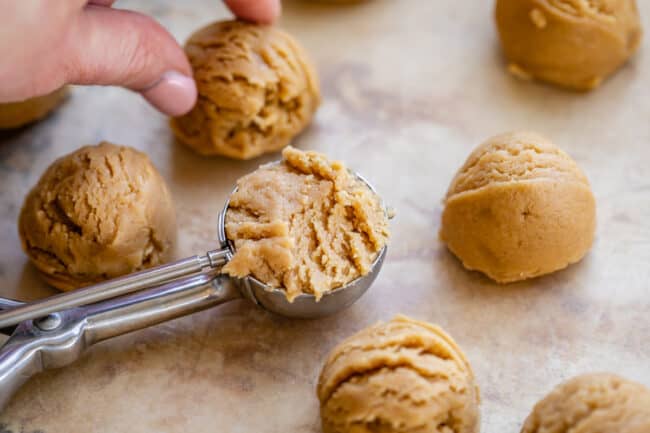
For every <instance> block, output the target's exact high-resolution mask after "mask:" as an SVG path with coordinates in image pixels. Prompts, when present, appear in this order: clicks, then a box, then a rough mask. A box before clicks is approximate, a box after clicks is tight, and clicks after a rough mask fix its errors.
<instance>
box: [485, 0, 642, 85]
mask: <svg viewBox="0 0 650 433" xmlns="http://www.w3.org/2000/svg"><path fill="white" fill-rule="evenodd" d="M496 22H497V27H498V29H499V35H500V37H501V45H502V46H503V50H504V52H505V55H506V57H507V58H508V61H509V62H510V64H509V70H510V71H511V72H512V73H514V74H515V75H518V76H520V77H523V78H537V79H539V80H542V81H547V82H549V83H553V84H557V85H559V86H562V87H567V88H571V89H576V90H589V89H592V88H595V87H598V86H599V85H600V83H601V82H602V81H603V80H604V79H605V78H607V77H608V76H609V75H611V74H612V73H614V72H615V71H616V70H617V69H618V68H619V67H620V66H621V65H623V64H624V63H625V62H626V61H627V60H628V58H629V57H630V56H631V55H632V54H634V52H635V51H636V50H637V48H638V46H639V43H640V40H641V23H640V20H639V13H638V11H637V7H636V1H635V0H497V2H496Z"/></svg>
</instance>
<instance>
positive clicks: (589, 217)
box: [440, 132, 596, 283]
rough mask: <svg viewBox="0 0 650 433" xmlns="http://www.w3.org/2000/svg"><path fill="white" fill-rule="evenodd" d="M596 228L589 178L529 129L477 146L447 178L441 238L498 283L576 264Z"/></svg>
mask: <svg viewBox="0 0 650 433" xmlns="http://www.w3.org/2000/svg"><path fill="white" fill-rule="evenodd" d="M595 228H596V206H595V201H594V196H593V194H592V193H591V188H590V186H589V181H588V180H587V178H586V177H585V175H584V173H583V172H582V170H580V168H579V167H578V166H577V164H576V163H575V161H573V160H572V159H571V157H570V156H569V155H567V154H566V153H564V152H563V151H561V150H560V149H559V148H557V147H556V146H555V145H554V144H553V143H551V142H550V141H548V140H547V139H545V138H544V137H542V136H540V135H538V134H535V133H532V132H514V133H508V134H503V135H497V136H496V137H492V138H490V139H489V140H488V141H486V142H485V143H483V144H482V145H480V146H479V147H478V148H477V149H476V150H474V152H472V154H471V155H470V156H469V158H468V159H467V161H466V162H465V165H463V167H462V168H461V169H460V170H459V171H458V173H457V174H456V177H455V178H454V179H453V180H452V182H451V185H450V187H449V191H448V192H447V197H446V199H445V209H444V211H443V214H442V225H441V229H440V238H441V240H442V241H443V242H444V243H446V244H447V247H448V248H449V249H450V250H451V251H452V252H453V253H454V254H455V255H456V256H457V257H458V258H459V259H460V260H461V261H462V262H463V265H464V266H465V267H466V268H467V269H470V270H477V271H480V272H483V273H484V274H486V275H487V276H488V277H490V278H492V279H493V280H495V281H497V282H499V283H508V282H512V281H518V280H524V279H526V278H532V277H536V276H539V275H544V274H548V273H550V272H553V271H557V270H559V269H562V268H564V267H566V266H568V265H569V264H571V263H575V262H577V261H579V260H580V259H581V258H582V257H583V256H584V255H585V254H586V253H587V251H588V250H589V248H590V247H591V244H592V242H593V239H594V231H595Z"/></svg>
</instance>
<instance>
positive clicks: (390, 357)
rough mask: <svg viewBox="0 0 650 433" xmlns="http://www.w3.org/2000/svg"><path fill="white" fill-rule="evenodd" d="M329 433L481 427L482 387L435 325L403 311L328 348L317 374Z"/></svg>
mask: <svg viewBox="0 0 650 433" xmlns="http://www.w3.org/2000/svg"><path fill="white" fill-rule="evenodd" d="M317 393H318V398H319V400H320V407H321V420H322V425H323V433H361V432H385V433H389V432H390V433H402V432H404V433H406V432H414V433H415V432H417V433H475V432H478V431H479V407H478V406H479V403H480V397H479V390H478V387H477V386H476V384H475V382H474V373H473V372H472V369H471V367H470V365H469V362H468V361H467V359H466V358H465V355H464V354H463V352H462V351H461V349H460V348H459V347H458V345H457V344H456V343H455V342H454V340H453V339H452V338H451V337H450V336H449V335H447V334H446V333H445V331H443V330H442V329H440V328H439V327H437V326H433V325H431V324H428V323H425V322H419V321H416V320H413V319H410V318H408V317H404V316H398V317H396V318H394V319H393V320H391V321H390V322H388V323H378V324H376V325H374V326H371V327H369V328H367V329H364V330H362V331H361V332H359V333H357V334H355V335H353V336H352V337H350V338H348V339H347V340H345V341H343V342H342V343H341V344H339V345H338V346H337V347H336V348H334V350H333V351H332V352H331V353H330V355H329V357H328V359H327V361H326V362H325V366H324V367H323V370H322V372H321V374H320V378H319V381H318V390H317Z"/></svg>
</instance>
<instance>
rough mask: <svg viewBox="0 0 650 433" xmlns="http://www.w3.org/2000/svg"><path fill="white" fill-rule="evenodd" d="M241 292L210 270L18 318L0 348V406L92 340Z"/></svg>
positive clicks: (69, 358)
mask: <svg viewBox="0 0 650 433" xmlns="http://www.w3.org/2000/svg"><path fill="white" fill-rule="evenodd" d="M240 297H241V294H240V292H239V289H238V288H237V286H236V283H235V282H234V281H232V280H231V279H229V278H228V277H226V276H223V275H217V274H216V271H213V272H208V273H204V274H200V275H195V276H191V277H187V278H184V279H180V280H176V281H172V282H170V283H168V284H165V285H163V286H160V287H156V288H153V289H149V290H145V291H142V292H139V293H135V294H132V295H129V296H123V297H120V298H116V299H110V300H107V301H104V302H101V303H98V304H93V305H89V306H85V307H79V308H72V309H69V310H66V311H62V312H59V313H54V314H51V315H50V316H48V317H45V318H43V319H40V320H36V321H31V320H30V321H26V322H23V323H21V324H20V325H19V326H18V327H17V328H16V331H15V332H14V333H13V335H12V336H11V338H9V339H8V340H7V342H6V343H5V344H4V345H3V346H2V347H0V409H2V407H4V405H5V404H6V403H7V402H8V401H9V399H10V398H11V396H12V395H13V394H14V393H15V392H16V391H17V390H18V388H19V387H20V386H21V385H22V384H23V383H25V382H26V381H27V380H28V379H29V378H30V377H31V376H33V375H34V374H36V373H38V372H41V371H43V370H46V369H50V368H59V367H63V366H65V365H68V364H70V363H71V362H73V361H74V360H76V359H77V358H78V357H79V356H80V355H81V353H83V351H84V350H85V349H86V348H87V347H88V346H90V345H92V344H94V343H97V342H100V341H103V340H106V339H108V338H111V337H115V336H118V335H122V334H125V333H128V332H131V331H135V330H138V329H142V328H145V327H148V326H152V325H155V324H158V323H161V322H165V321H167V320H171V319H174V318H176V317H180V316H184V315H187V314H191V313H194V312H197V311H200V310H204V309H206V308H209V307H212V306H215V305H219V304H222V303H225V302H228V301H231V300H233V299H237V298H240Z"/></svg>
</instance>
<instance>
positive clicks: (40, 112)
mask: <svg viewBox="0 0 650 433" xmlns="http://www.w3.org/2000/svg"><path fill="white" fill-rule="evenodd" d="M67 96H68V88H67V87H61V88H60V89H58V90H55V91H54V92H52V93H50V94H48V95H44V96H39V97H36V98H31V99H27V100H25V101H20V102H9V103H5V104H0V129H11V128H20V127H21V126H25V125H28V124H30V123H33V122H36V121H37V120H40V119H42V118H43V117H45V116H47V115H48V114H50V113H51V112H52V111H53V110H54V109H56V108H57V107H58V106H59V105H61V104H62V103H63V101H65V99H66V97H67Z"/></svg>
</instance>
